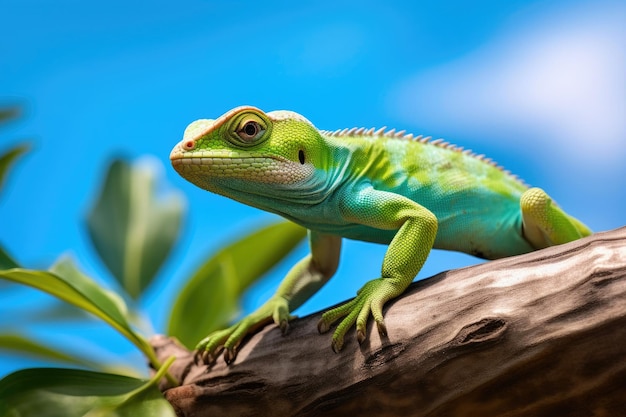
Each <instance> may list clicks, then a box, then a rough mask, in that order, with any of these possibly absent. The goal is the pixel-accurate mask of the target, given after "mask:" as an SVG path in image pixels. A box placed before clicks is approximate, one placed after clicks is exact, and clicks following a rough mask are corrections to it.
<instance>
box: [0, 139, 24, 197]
mask: <svg viewBox="0 0 626 417" xmlns="http://www.w3.org/2000/svg"><path fill="white" fill-rule="evenodd" d="M29 149H30V145H28V144H25V143H22V144H19V145H17V146H14V147H13V148H11V149H9V150H8V151H6V152H4V153H2V154H0V189H1V188H2V186H3V185H4V181H5V179H6V177H7V173H8V172H9V168H10V167H11V165H12V164H13V163H14V162H15V160H16V159H17V158H18V157H19V156H20V155H22V154H23V153H25V152H26V151H28V150H29Z"/></svg>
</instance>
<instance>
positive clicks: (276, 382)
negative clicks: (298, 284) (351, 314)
mask: <svg viewBox="0 0 626 417" xmlns="http://www.w3.org/2000/svg"><path fill="white" fill-rule="evenodd" d="M319 317H320V314H315V315H312V316H308V317H304V318H301V319H298V320H295V321H293V322H292V323H291V332H290V333H289V334H288V335H287V336H285V337H283V336H281V334H280V331H279V329H278V328H277V327H276V326H273V325H272V326H268V327H266V328H265V329H264V330H263V331H261V332H260V333H258V334H256V335H254V336H253V337H252V338H251V339H250V340H249V341H248V343H247V344H246V345H245V346H243V347H242V349H241V351H240V353H239V355H238V357H237V359H236V361H235V362H234V363H233V364H232V365H231V366H226V365H225V364H224V362H223V361H222V360H221V359H220V360H219V361H218V363H217V364H216V365H215V366H214V367H213V369H211V371H210V372H208V373H207V372H206V367H205V366H199V367H198V366H195V365H194V364H193V360H192V356H191V354H190V353H189V352H187V351H186V350H185V349H183V348H181V347H180V346H178V345H176V344H175V343H174V342H173V341H172V340H171V339H168V338H165V337H163V336H160V337H156V338H154V339H153V345H154V346H155V347H156V349H157V354H158V356H159V358H160V359H161V360H164V358H166V357H168V356H170V355H172V354H175V355H176V356H177V357H178V359H177V361H176V363H175V365H174V366H173V368H171V372H172V374H173V375H174V376H176V377H177V378H179V379H180V380H181V381H183V385H182V386H180V387H176V388H172V389H169V390H166V391H165V396H166V398H167V399H168V400H169V401H170V402H171V403H172V404H173V405H174V407H175V408H176V410H177V412H178V414H179V415H181V416H183V415H184V416H216V415H217V416H220V415H228V416H262V415H268V416H295V415H298V416H317V415H323V416H345V415H349V414H350V413H353V415H355V414H356V413H358V414H359V415H360V416H369V415H372V416H373V415H376V416H428V417H434V416H483V417H484V416H533V417H537V416H590V415H596V416H600V415H607V416H617V415H626V391H625V387H626V360H625V358H626V228H621V229H618V230H615V231H612V232H607V233H598V234H596V235H593V236H591V237H589V238H585V239H582V240H579V241H576V242H572V243H569V244H567V245H561V246H557V247H552V248H548V249H545V250H541V251H537V252H533V253H530V254H526V255H522V256H517V257H511V258H506V259H501V260H497V261H492V262H488V263H485V264H481V265H477V266H473V267H469V268H463V269H459V270H455V271H448V272H444V273H441V274H438V275H436V276H434V277H432V278H429V279H426V280H422V281H419V282H416V283H414V284H412V285H411V287H410V288H409V290H408V291H407V292H406V293H405V294H404V295H403V296H401V297H400V298H399V299H398V300H395V301H394V302H390V303H389V304H388V306H387V308H386V314H385V322H386V324H387V329H388V333H389V336H388V337H387V338H384V339H383V340H381V338H380V337H379V335H378V333H377V332H376V331H375V330H373V331H372V326H371V323H370V327H369V328H368V330H369V339H368V341H366V342H365V343H364V344H363V345H362V346H359V345H358V344H357V342H356V340H355V336H354V332H350V333H349V337H347V339H346V344H345V346H344V349H343V351H342V352H341V353H339V354H334V353H333V352H332V351H331V349H330V336H329V335H323V336H320V335H319V334H318V333H317V330H316V324H317V321H318V320H319ZM190 320H193V318H190ZM374 328H375V326H374Z"/></svg>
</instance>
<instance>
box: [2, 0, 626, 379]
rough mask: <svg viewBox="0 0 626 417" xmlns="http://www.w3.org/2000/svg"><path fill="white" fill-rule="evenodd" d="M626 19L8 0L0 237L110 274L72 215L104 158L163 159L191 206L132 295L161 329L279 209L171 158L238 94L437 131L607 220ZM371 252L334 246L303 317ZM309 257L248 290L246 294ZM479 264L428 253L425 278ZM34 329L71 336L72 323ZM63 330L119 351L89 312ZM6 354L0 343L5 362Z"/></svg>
mask: <svg viewBox="0 0 626 417" xmlns="http://www.w3.org/2000/svg"><path fill="white" fill-rule="evenodd" d="M624 21H626V5H625V4H624V2H621V1H617V0H616V1H602V0H600V1H584V0H583V1H507V2H503V1H495V0H494V1H475V2H461V1H447V2H410V1H395V2H394V1H391V2H368V1H358V2H357V1H354V2H346V1H333V2H310V3H309V2H299V3H295V2H287V1H278V2H245V1H230V2H219V3H218V2H211V1H186V2H185V1H184V2H177V3H173V2H164V1H154V2H126V1H125V2H122V1H110V2H105V3H99V4H94V3H92V2H80V1H70V0H59V1H56V2H45V1H29V0H6V1H5V2H4V3H3V13H2V14H0V103H6V104H11V103H16V102H17V103H19V104H22V105H23V106H24V108H25V114H24V117H23V118H22V119H21V120H20V121H18V122H15V123H12V124H11V125H9V126H7V127H6V128H4V129H3V130H2V131H1V132H0V150H1V149H6V148H7V147H9V146H10V145H11V143H12V142H13V141H14V140H17V139H21V138H29V139H31V140H32V141H33V142H34V150H33V151H32V152H31V153H30V154H28V155H27V156H26V157H25V158H24V159H23V160H21V161H20V163H19V165H18V166H17V167H16V169H15V170H14V172H13V175H12V176H11V177H10V179H9V182H8V184H7V186H6V188H5V189H4V192H3V193H2V195H0V242H1V243H2V244H3V245H4V246H5V247H7V248H8V250H9V251H10V252H11V253H13V254H14V255H15V256H16V257H17V258H18V260H19V261H20V262H21V263H23V264H24V265H27V266H29V267H41V268H44V267H47V266H48V265H49V264H50V263H51V262H53V261H54V260H55V259H56V258H57V257H58V256H59V255H60V254H62V253H65V252H67V251H70V252H71V253H73V254H74V255H75V257H76V258H77V259H78V260H79V263H80V264H81V265H82V267H83V268H84V269H85V270H86V271H88V272H89V273H90V274H92V275H94V276H96V277H100V278H101V279H102V280H103V281H104V282H106V281H107V280H108V279H109V277H108V273H107V271H106V270H105V269H104V268H103V267H102V265H101V264H100V263H99V261H98V259H96V258H95V256H94V254H93V252H92V251H91V246H90V243H89V241H88V237H87V235H86V233H85V230H84V227H83V224H82V222H81V221H82V219H83V218H84V217H85V213H86V211H87V210H88V208H89V207H90V204H91V201H92V198H93V197H94V193H95V190H96V189H97V187H98V185H99V181H100V179H101V177H102V175H103V172H104V170H105V168H106V165H107V163H108V161H109V160H110V159H111V158H112V157H114V156H119V155H123V156H126V157H128V158H133V159H134V158H142V159H143V160H144V161H152V162H149V163H154V162H155V161H157V162H160V163H162V164H163V167H164V169H163V170H162V176H163V178H164V179H165V180H166V181H167V183H168V184H169V185H170V186H171V187H172V188H176V189H178V190H180V192H181V193H182V194H183V195H184V196H185V198H186V200H187V207H188V211H189V215H188V218H187V221H186V224H185V230H184V235H183V238H182V240H181V242H180V244H179V245H178V246H177V247H176V249H175V251H174V253H173V254H172V257H171V259H170V260H169V262H168V263H167V265H166V266H165V267H164V268H163V270H162V271H161V274H160V276H159V282H158V285H156V286H155V287H154V288H153V291H152V292H151V293H150V294H148V295H147V296H146V298H145V299H144V300H143V306H144V307H145V309H146V310H147V311H148V314H149V315H150V316H151V317H152V318H153V322H154V323H155V327H156V330H157V331H163V329H164V326H165V321H166V317H167V311H168V309H169V306H170V305H171V302H172V299H173V297H174V293H175V292H176V290H177V288H179V287H180V285H181V284H182V283H181V280H182V279H183V278H184V277H185V276H187V275H189V274H190V273H191V272H192V271H193V270H194V268H195V267H196V266H197V265H198V264H199V263H200V262H201V261H202V259H204V257H206V256H207V255H208V254H209V253H211V251H213V250H214V249H216V248H219V247H220V246H221V245H222V244H224V243H225V242H228V241H229V240H230V239H232V238H233V237H236V236H238V235H240V234H241V233H244V232H245V231H247V230H250V229H251V228H253V227H255V226H256V225H258V224H260V223H267V222H270V221H272V220H274V217H273V216H272V215H269V214H266V213H263V212H260V211H258V210H256V209H253V208H249V207H245V206H243V205H241V204H239V203H236V202H234V201H230V200H228V199H225V198H223V197H219V196H215V195H211V194H209V193H207V192H205V191H202V190H200V189H197V188H195V187H194V186H192V185H191V184H189V183H186V182H185V181H184V180H183V179H181V178H179V177H178V176H177V175H176V173H175V172H174V171H173V170H172V169H171V167H170V166H169V162H168V155H169V151H170V149H171V148H172V146H173V145H174V144H175V143H176V142H177V141H179V140H180V138H181V137H182V132H183V130H184V129H185V127H186V126H187V124H189V123H190V122H191V121H193V120H195V119H198V118H215V117H217V116H219V115H220V114H222V113H224V112H225V111H227V110H229V109H230V108H232V107H235V106H238V105H243V104H250V105H255V106H257V107H260V108H262V109H264V110H266V111H270V110H277V109H289V110H294V111H297V112H299V113H302V114H303V115H305V116H306V117H307V118H308V119H309V120H311V121H312V122H313V123H314V124H316V126H318V127H319V128H321V129H329V130H334V129H337V128H343V127H353V126H366V127H371V126H377V127H380V126H390V127H395V128H397V129H406V130H407V131H409V132H414V133H416V134H418V133H422V134H426V135H432V136H435V137H443V138H445V139H446V140H448V141H450V142H453V143H456V144H458V145H461V146H463V147H465V148H470V149H473V150H475V151H476V152H478V153H484V154H487V155H488V156H490V157H492V158H493V159H494V160H496V161H498V162H499V163H500V164H502V165H504V166H505V167H507V168H508V169H509V170H511V171H513V172H514V173H516V174H518V175H519V176H520V177H522V178H523V179H524V180H525V181H526V182H527V183H529V184H532V185H537V186H541V187H543V188H544V189H546V190H547V191H548V192H549V193H550V194H551V195H552V196H553V197H554V198H555V199H556V200H557V201H558V202H559V204H560V205H561V206H563V207H564V208H565V209H566V210H567V211H568V212H570V213H572V214H574V215H576V216H577V217H579V218H580V219H582V220H583V221H585V222H586V223H587V224H588V225H589V226H590V227H592V229H594V230H596V231H600V230H606V229H611V228H616V227H619V226H622V225H624V213H625V212H626V188H625V187H624V185H625V184H624V183H625V181H624V178H626V166H625V164H623V161H624V160H625V159H626V26H624V24H623V22H624ZM146 156H149V158H147V159H146ZM384 250H385V247H384V246H380V245H373V244H364V243H359V242H348V243H347V244H346V245H345V247H344V250H343V256H342V264H341V267H340V270H339V272H338V275H337V276H336V277H335V279H334V280H333V281H331V283H329V284H328V285H327V286H326V287H325V288H324V289H323V290H322V291H321V292H320V293H319V294H318V295H316V296H315V297H314V298H313V299H312V300H311V301H310V302H309V303H307V304H306V305H305V306H303V307H302V308H301V309H300V311H298V313H299V314H307V313H311V312H314V311H318V310H320V309H323V308H325V307H327V306H329V305H331V304H334V303H337V302H339V301H342V300H344V299H347V298H350V297H352V296H353V295H354V294H355V292H356V290H358V288H360V286H361V285H362V284H363V283H364V282H365V281H367V280H368V279H371V278H374V277H376V276H377V274H378V272H379V269H380V263H381V260H382V256H383V254H384ZM305 253H306V247H304V246H303V247H301V248H300V249H299V250H298V251H297V253H295V254H294V255H293V256H292V257H291V259H290V260H289V261H288V262H286V264H285V265H282V266H280V267H279V268H277V270H276V271H275V272H274V273H272V274H270V276H268V277H267V279H265V280H264V281H263V282H261V283H259V284H258V285H257V286H255V288H254V289H253V290H252V291H251V292H250V293H249V294H248V295H247V296H246V302H245V307H246V309H247V310H249V309H251V308H254V307H255V306H256V305H258V304H260V303H261V302H263V301H264V300H265V299H266V298H267V297H269V295H270V294H271V293H272V291H273V290H274V288H275V287H276V285H277V283H278V281H279V280H280V279H281V278H282V275H283V274H284V273H285V272H286V270H287V269H288V267H289V265H290V264H292V263H293V262H295V261H296V260H297V259H298V258H299V257H301V256H303V255H304V254H305ZM476 262H477V260H476V259H475V258H472V257H469V256H467V255H463V254H453V253H450V252H437V251H436V252H434V253H433V254H432V255H431V258H430V259H429V261H428V262H427V264H426V266H425V267H424V269H423V270H422V272H421V273H420V277H427V276H430V275H433V274H435V273H437V272H439V271H442V270H445V269H450V268H455V267H459V266H463V265H470V264H473V263H476ZM33 297H35V296H33ZM33 299H35V298H33ZM10 305H11V304H10V303H9V304H6V303H5V307H4V308H9V307H10ZM0 311H1V310H0ZM0 325H7V324H6V322H5V321H0ZM42 331H44V332H47V334H48V335H49V337H51V338H53V340H56V341H57V343H58V344H72V343H75V338H74V337H75V336H76V335H75V334H71V333H70V334H65V333H63V334H58V332H57V331H55V329H44V330H42ZM77 333H80V336H81V337H83V336H85V335H87V337H88V338H89V339H91V340H92V343H96V344H105V345H107V347H110V346H111V347H112V348H113V350H115V351H117V352H118V353H119V354H120V355H126V354H127V353H129V352H132V348H131V347H130V345H128V344H125V343H123V342H122V341H121V340H118V339H119V338H117V336H115V335H114V334H112V333H108V332H103V331H102V329H101V328H99V327H98V328H94V329H91V328H87V329H79V330H77ZM109 345H110V346H109ZM11 367H12V365H7V363H4V364H3V363H2V359H1V358H0V371H4V372H6V369H10V368H11Z"/></svg>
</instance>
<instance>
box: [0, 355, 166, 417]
mask: <svg viewBox="0 0 626 417" xmlns="http://www.w3.org/2000/svg"><path fill="white" fill-rule="evenodd" d="M169 363H171V361H170V362H169ZM166 369H167V368H166V367H164V368H163V369H162V370H161V371H160V372H159V373H157V374H156V375H155V377H154V378H152V379H151V380H150V381H144V380H140V379H135V378H130V377H125V376H120V375H113V374H105V373H99V372H91V371H82V370H74V369H55V368H39V369H25V370H21V371H17V372H15V373H12V374H10V375H8V376H6V377H5V378H4V379H2V380H0V415H1V416H7V417H29V416H37V417H73V416H89V417H96V416H98V417H103V416H111V417H113V416H115V417H126V416H128V417H131V416H132V417H142V416H159V417H161V416H162V417H174V415H175V413H174V410H173V409H172V406H171V405H170V404H169V403H168V402H167V400H165V398H163V395H162V394H161V392H160V391H159V389H158V388H157V386H156V384H157V382H158V381H159V380H160V379H161V378H162V377H163V374H164V372H165V371H166Z"/></svg>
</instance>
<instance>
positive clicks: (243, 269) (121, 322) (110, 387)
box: [0, 108, 306, 416]
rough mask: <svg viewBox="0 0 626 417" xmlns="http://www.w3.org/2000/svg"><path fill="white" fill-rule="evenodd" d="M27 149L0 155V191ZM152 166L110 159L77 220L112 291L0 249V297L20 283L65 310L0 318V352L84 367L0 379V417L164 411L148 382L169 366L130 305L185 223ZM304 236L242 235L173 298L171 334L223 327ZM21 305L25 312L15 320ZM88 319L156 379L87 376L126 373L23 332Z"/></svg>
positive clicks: (7, 113)
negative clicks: (7, 324)
mask: <svg viewBox="0 0 626 417" xmlns="http://www.w3.org/2000/svg"><path fill="white" fill-rule="evenodd" d="M17 115H19V109H16V108H7V109H0V123H1V122H3V121H6V120H9V119H11V118H14V117H16V116H17ZM28 148H29V146H27V145H25V144H17V145H15V146H14V147H12V148H10V149H9V150H7V151H5V152H4V153H2V154H0V192H1V186H2V184H3V181H2V180H3V178H6V176H7V174H8V172H9V170H10V168H11V166H12V165H13V163H14V162H15V161H16V160H17V158H18V157H19V156H20V155H22V154H24V153H25V152H27V150H28ZM161 169H162V167H161V166H159V165H156V164H155V163H152V164H147V163H145V162H143V163H142V162H139V163H136V164H130V163H128V162H127V161H124V160H121V159H117V160H114V161H112V163H111V164H110V166H109V167H108V169H107V172H106V176H105V178H104V181H103V186H102V188H101V191H100V193H99V194H98V196H97V198H96V199H95V203H94V205H93V206H92V209H91V210H90V211H89V213H88V215H87V220H86V227H87V230H88V233H89V236H90V238H91V241H92V243H93V246H94V248H95V254H96V255H97V256H99V258H100V260H101V261H102V263H103V264H104V265H106V267H107V268H108V270H109V271H110V272H111V274H112V276H113V277H114V278H115V280H116V281H117V283H118V284H119V285H118V286H117V288H119V293H116V292H113V291H111V290H110V289H106V288H104V287H103V286H102V285H101V283H99V281H98V282H97V281H96V280H94V279H93V278H91V277H89V276H87V275H85V274H84V273H83V272H82V271H80V269H79V268H78V267H77V266H76V263H75V262H74V261H73V260H72V259H71V258H70V257H68V256H62V257H61V258H60V260H59V261H57V262H56V263H55V264H54V265H52V266H51V267H50V268H49V269H48V270H35V269H28V268H24V267H22V266H21V265H20V262H19V261H16V260H15V259H13V257H12V256H11V255H9V253H8V251H7V250H5V249H4V248H3V247H2V246H0V278H3V280H0V281H2V282H5V283H6V282H8V283H13V284H21V285H6V284H5V285H2V286H0V293H2V292H7V291H15V290H16V289H20V290H21V287H22V286H29V287H32V288H35V289H37V290H40V291H43V292H45V293H48V294H50V295H52V296H53V297H56V299H58V300H62V301H63V302H65V303H67V304H68V305H71V306H73V307H72V308H69V309H68V308H65V307H63V306H62V305H61V304H58V303H56V304H55V303H52V304H51V305H46V306H44V307H40V306H32V305H28V304H25V306H24V308H23V309H21V311H20V312H19V313H13V314H12V313H9V314H8V315H7V314H6V313H5V314H4V316H6V317H8V316H11V317H13V321H14V323H12V324H13V326H12V327H14V328H13V329H11V328H3V330H0V351H4V352H7V353H9V352H13V353H15V352H18V353H20V354H21V355H23V356H31V357H37V358H39V359H43V360H45V361H46V362H50V363H63V364H69V365H72V366H78V367H82V368H87V369H90V371H87V370H72V369H26V370H21V371H18V372H15V373H13V374H10V375H8V376H6V377H5V378H4V379H2V380H0V415H3V416H4V415H16V416H17V415H19V416H31V415H36V416H57V415H59V416H60V415H63V416H67V415H85V414H86V413H88V414H89V415H103V416H104V415H115V416H125V415H136V416H151V415H173V411H172V409H171V407H170V406H169V404H168V403H167V402H166V401H165V400H164V399H163V397H162V395H161V394H160V392H159V391H158V389H157V388H156V386H155V384H156V381H158V380H159V379H160V378H162V377H166V378H168V379H169V380H170V383H176V381H174V380H173V379H172V378H171V377H170V376H169V375H168V374H167V372H166V369H167V367H168V366H169V365H165V366H164V365H162V364H160V363H159V362H158V360H157V358H156V355H155V353H154V351H153V349H152V347H151V346H150V344H149V343H148V341H147V336H145V335H144V334H142V333H141V332H140V331H138V330H137V328H136V325H135V322H136V320H137V317H142V316H143V315H142V314H141V313H140V312H139V311H138V310H137V308H138V307H137V305H136V301H137V300H139V299H140V298H141V296H142V294H144V293H145V292H146V291H148V290H149V288H150V287H151V285H153V283H154V280H155V278H156V276H157V273H158V271H159V269H160V268H161V266H162V265H163V263H164V262H165V261H166V260H167V258H168V255H169V254H170V252H171V249H172V248H173V246H174V245H175V243H176V241H177V240H178V237H179V234H180V229H181V224H182V223H183V221H184V217H185V201H184V199H183V197H182V194H181V193H180V192H179V191H170V192H168V193H165V194H164V193H161V194H160V195H158V194H157V192H156V191H157V190H161V189H162V188H163V187H161V186H160V185H162V184H161V183H159V181H158V175H157V174H158V172H159V171H160V170H161ZM305 234H306V232H305V230H304V229H303V228H301V227H299V226H296V225H293V224H290V223H286V222H281V223H277V224H273V225H270V226H266V227H263V228H260V229H259V230H255V231H252V233H250V234H249V235H247V236H243V237H242V238H240V239H239V240H237V241H234V242H232V243H230V244H229V245H228V246H227V247H224V248H223V249H222V250H219V251H218V252H217V253H216V254H213V255H212V256H206V257H204V261H201V262H200V264H201V266H200V267H199V268H198V270H197V271H196V272H195V273H193V274H192V275H191V276H190V277H189V278H188V279H187V280H186V281H185V282H186V284H185V285H184V287H183V289H182V291H181V293H180V294H179V295H178V296H177V297H176V302H175V304H174V306H173V309H172V313H171V316H170V318H169V323H168V327H169V330H170V332H171V334H172V335H175V336H178V337H180V338H181V340H183V341H184V342H185V343H186V344H188V345H190V344H192V343H195V342H196V341H197V340H199V339H201V338H202V337H203V336H205V335H206V334H207V333H208V332H210V331H211V330H214V329H215V328H217V327H219V326H223V325H225V324H227V322H228V321H229V320H230V319H232V318H233V316H234V315H235V314H236V312H237V311H238V309H239V298H240V297H241V295H242V293H243V292H244V290H245V289H246V288H248V287H249V286H250V284H251V283H253V282H254V281H256V280H257V279H259V278H260V277H261V276H263V275H264V274H265V273H266V272H267V271H268V270H269V269H271V268H272V267H273V266H274V265H275V264H276V263H278V262H280V260H281V259H283V258H284V257H285V256H286V255H287V254H288V253H289V252H290V251H291V250H292V249H293V248H294V247H295V246H296V245H297V244H298V243H299V242H300V241H301V240H302V239H303V238H304V236H305ZM8 237H9V236H3V238H8ZM268 241H271V242H272V245H268V244H267V242H268ZM3 243H5V244H6V242H3ZM26 296H28V294H27V295H26ZM24 309H26V310H27V311H28V312H29V313H32V314H24V311H23V310H24ZM85 312H87V313H89V314H85ZM90 316H91V317H93V316H95V317H97V318H99V319H101V320H102V321H104V322H105V323H107V324H108V325H110V326H111V327H113V328H114V329H116V330H117V331H118V332H119V333H120V334H122V335H123V336H124V337H125V338H126V339H127V340H129V341H130V342H131V343H133V344H134V345H135V346H136V347H137V349H139V350H140V351H141V352H142V353H143V354H144V355H145V356H146V358H147V359H148V361H149V362H150V364H151V365H152V366H153V367H154V368H155V369H157V371H158V374H157V375H156V376H155V377H154V378H153V379H152V380H151V381H144V380H141V379H136V378H131V377H129V376H121V375H115V374H107V373H101V372H93V371H92V370H97V371H101V370H107V369H112V368H115V369H116V370H119V372H122V373H125V374H135V373H136V372H135V370H132V369H121V370H120V367H119V366H114V365H112V364H107V363H101V361H99V360H98V359H97V358H84V357H79V356H75V355H74V354H73V353H68V352H65V351H63V350H60V349H58V348H56V347H53V346H49V344H46V343H45V342H42V341H38V340H36V339H35V338H33V337H32V336H30V335H29V334H28V328H29V326H32V325H35V324H37V323H39V322H44V321H45V322H46V325H47V326H50V325H52V326H62V325H63V323H65V324H66V325H67V320H66V319H67V318H68V317H69V318H72V319H75V320H79V321H84V320H86V319H88V318H90ZM61 318H62V319H63V321H62V320H61ZM16 329H17V330H16Z"/></svg>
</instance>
